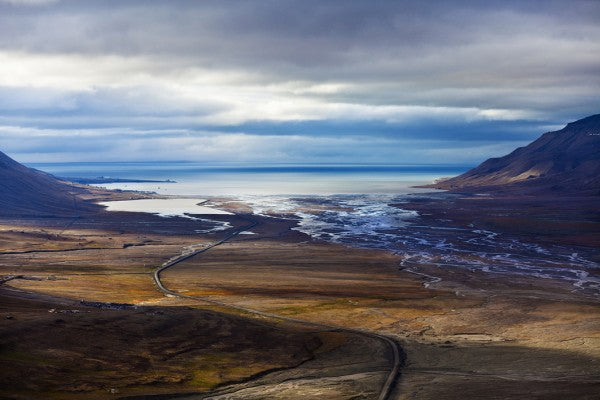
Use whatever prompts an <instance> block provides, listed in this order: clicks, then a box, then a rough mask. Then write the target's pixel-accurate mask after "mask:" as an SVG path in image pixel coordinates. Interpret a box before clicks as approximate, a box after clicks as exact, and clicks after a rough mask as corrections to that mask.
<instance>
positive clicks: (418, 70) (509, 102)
mask: <svg viewBox="0 0 600 400" xmlns="http://www.w3.org/2000/svg"><path fill="white" fill-rule="evenodd" d="M598 112H600V2H599V1H577V0H569V1H551V0H548V1H525V2H524V1H510V0H507V1H502V2H490V1H480V2H477V1H448V0H446V1H413V2H409V1H377V0H369V1H352V0H331V1H325V0H319V1H313V0H302V1H297V0H294V1H288V0H271V1H262V0H256V1H249V0H241V1H228V0H218V1H212V0H202V1H179V0H169V1H155V0H139V1H135V0H133V1H127V0H99V1H86V0H0V151H3V152H5V153H7V154H9V155H10V156H12V157H13V158H15V159H17V160H19V161H22V162H79V161H168V160H189V161H199V162H277V163H279V162H283V163H287V162H289V163H388V164H389V163H391V164H438V163H444V164H446V163H450V164H473V165H474V164H477V163H478V162H481V161H483V160H485V159H486V158H488V157H492V156H501V155H504V154H506V153H507V152H510V151H511V150H513V149H514V148H515V147H518V146H523V145H525V144H527V143H528V142H530V141H531V140H533V139H535V138H536V137H538V136H539V135H541V134H542V133H544V132H547V131H551V130H557V129H560V128H561V127H562V126H564V125H565V124H566V123H568V122H570V121H574V120H577V119H580V118H583V117H585V116H588V115H592V114H597V113H598Z"/></svg>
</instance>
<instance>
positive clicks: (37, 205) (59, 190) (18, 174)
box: [0, 152, 99, 217]
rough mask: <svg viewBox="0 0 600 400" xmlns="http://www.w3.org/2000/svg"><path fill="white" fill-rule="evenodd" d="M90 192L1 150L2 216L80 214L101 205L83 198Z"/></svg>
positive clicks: (0, 213) (0, 211)
mask: <svg viewBox="0 0 600 400" xmlns="http://www.w3.org/2000/svg"><path fill="white" fill-rule="evenodd" d="M87 192H88V191H87V190H86V189H85V188H84V187H82V186H75V185H73V184H69V183H67V182H63V181H61V180H59V179H57V178H55V177H54V176H52V175H50V174H47V173H45V172H42V171H38V170H36V169H33V168H28V167H26V166H24V165H22V164H19V163H18V162H16V161H15V160H13V159H12V158H10V157H8V156H7V155H6V154H4V153H2V152H0V216H15V217H16V216H39V217H43V216H69V215H72V216H76V215H79V213H81V212H84V211H88V210H89V211H91V210H93V209H97V208H98V207H99V206H96V205H94V204H92V203H89V202H85V201H83V200H82V199H80V198H79V195H81V194H85V193H87Z"/></svg>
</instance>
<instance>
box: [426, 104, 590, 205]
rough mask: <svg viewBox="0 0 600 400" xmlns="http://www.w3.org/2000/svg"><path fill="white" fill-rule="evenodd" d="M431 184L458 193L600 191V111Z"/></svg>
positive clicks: (583, 192)
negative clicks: (484, 191)
mask: <svg viewBox="0 0 600 400" xmlns="http://www.w3.org/2000/svg"><path fill="white" fill-rule="evenodd" d="M429 187H435V188H438V189H447V190H454V191H476V190H477V191H482V190H500V191H512V192H519V193H529V194H537V193H547V194H552V193H554V194H561V195H562V194H593V195H600V114H596V115H592V116H590V117H587V118H584V119H581V120H578V121H575V122H572V123H570V124H568V125H567V126H565V127H564V128H563V129H561V130H559V131H555V132H548V133H545V134H544V135H542V136H541V137H540V138H538V139H537V140H535V141H534V142H532V143H530V144H529V145H527V146H525V147H520V148H518V149H516V150H515V151H513V152H512V153H510V154H508V155H506V156H504V157H500V158H490V159H489V160H487V161H485V162H483V163H482V164H480V165H479V166H478V167H476V168H473V169H471V170H470V171H467V172H465V173H464V174H462V175H459V176H457V177H454V178H450V179H446V180H443V181H440V182H437V183H435V184H433V185H430V186H429Z"/></svg>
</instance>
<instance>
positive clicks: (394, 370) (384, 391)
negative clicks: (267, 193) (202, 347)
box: [153, 214, 403, 400]
mask: <svg viewBox="0 0 600 400" xmlns="http://www.w3.org/2000/svg"><path fill="white" fill-rule="evenodd" d="M236 215H237V216H238V217H242V218H243V219H246V220H247V221H248V222H249V224H248V225H246V226H243V227H241V228H239V229H236V230H235V231H233V232H231V233H229V234H227V235H226V236H225V237H224V238H222V239H221V240H218V241H216V242H214V243H211V244H210V245H208V246H204V247H202V248H200V249H197V250H194V251H191V252H186V253H183V254H181V255H180V256H179V257H174V258H172V259H170V260H169V261H167V262H165V263H164V264H162V265H161V266H159V267H158V268H156V270H155V271H154V274H153V278H154V282H155V283H156V286H157V287H158V289H159V290H160V291H161V292H163V293H164V294H165V295H169V296H173V297H178V298H182V299H189V300H196V301H202V302H206V303H211V304H215V305H218V306H221V307H225V308H230V309H234V310H238V311H243V312H246V313H250V314H254V315H258V316H261V317H266V318H272V319H277V320H280V321H286V322H292V323H295V324H301V325H307V326H314V327H317V328H324V329H327V330H334V331H339V332H348V333H353V334H358V335H362V336H366V337H369V338H373V339H376V340H380V341H382V342H384V343H385V344H386V345H387V347H388V348H389V349H390V351H391V352H392V356H393V362H392V365H391V366H390V371H389V373H388V376H387V378H386V380H385V382H384V384H383V386H382V387H381V390H380V391H379V395H378V397H377V400H387V399H389V397H390V395H391V393H392V389H393V387H394V384H395V383H396V380H397V378H398V376H399V374H400V368H401V366H402V363H403V357H402V356H401V355H402V354H403V353H402V350H401V348H400V345H399V344H398V342H397V341H396V340H395V339H394V338H392V337H388V336H385V335H382V334H379V333H375V332H371V331H367V330H363V329H354V328H346V327H341V326H336V325H329V324H322V323H318V322H311V321H305V320H301V319H296V318H290V317H286V316H283V315H278V314H273V313H270V312H264V311H260V310H254V309H251V308H246V307H242V306H238V305H235V304H229V303H226V302H222V301H218V300H214V299H207V298H204V297H200V296H189V295H185V294H181V293H178V292H176V291H174V290H171V289H169V288H167V287H166V286H165V285H164V284H163V282H162V281H161V279H160V275H161V273H162V272H164V271H165V270H167V269H169V268H172V267H174V266H176V265H177V264H179V263H181V262H182V261H185V260H188V259H190V258H192V257H195V256H197V255H199V254H202V253H205V252H207V251H209V250H210V249H213V248H215V247H217V246H220V245H222V244H223V243H226V242H228V241H230V240H231V239H233V238H235V237H236V236H238V235H239V234H240V233H242V232H244V231H249V230H251V229H253V228H255V227H256V226H257V225H258V224H259V223H260V222H259V221H258V220H257V219H256V218H254V217H253V216H252V215H240V214H236Z"/></svg>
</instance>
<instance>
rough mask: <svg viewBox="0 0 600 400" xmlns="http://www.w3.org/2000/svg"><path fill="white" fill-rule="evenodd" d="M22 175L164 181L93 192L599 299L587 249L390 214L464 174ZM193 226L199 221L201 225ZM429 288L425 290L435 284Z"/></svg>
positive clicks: (379, 168)
mask: <svg viewBox="0 0 600 400" xmlns="http://www.w3.org/2000/svg"><path fill="white" fill-rule="evenodd" d="M30 166H32V167H34V168H38V169H41V170H44V171H46V172H50V173H52V174H54V175H56V176H60V177H79V178H96V177H101V176H102V177H111V178H120V179H153V180H167V179H169V180H174V181H176V182H175V183H166V182H160V183H156V182H146V183H126V182H121V183H113V184H101V185H98V186H103V187H108V188H113V189H130V190H143V191H154V192H157V193H160V194H169V195H178V196H189V197H195V198H196V199H198V198H200V197H209V198H210V197H212V198H213V200H212V201H211V207H214V208H216V209H218V206H219V200H218V197H226V198H228V199H235V200H238V201H241V202H244V203H245V204H247V205H249V206H250V207H251V208H252V210H253V212H254V213H257V214H262V215H268V216H272V217H277V218H292V219H295V220H298V227H297V228H295V229H297V230H298V231H301V232H303V233H306V234H308V235H310V236H311V237H313V238H315V239H318V240H323V241H329V242H334V243H341V244H345V245H349V246H355V247H364V248H378V249H386V250H389V251H393V252H395V253H397V254H399V255H400V256H401V257H402V259H403V262H402V264H403V266H404V267H405V268H406V269H407V270H414V272H415V273H419V272H418V271H417V270H415V266H418V265H419V264H421V263H427V264H428V265H435V266H438V268H440V269H442V268H463V269H468V270H472V271H475V270H477V271H483V272H486V273H490V274H496V275H503V276H527V277H533V278H536V279H558V280H563V281H567V282H570V283H571V284H572V285H573V290H584V291H586V292H588V293H594V294H596V295H597V294H600V265H598V263H596V262H594V261H592V259H595V258H594V256H593V253H594V251H595V250H594V249H589V248H579V247H574V246H561V245H549V244H544V245H541V244H539V243H532V242H528V241H527V240H524V239H523V238H522V237H519V236H518V235H512V234H509V233H499V232H491V231H488V230H482V229H478V228H477V227H476V226H472V227H460V228H459V227H452V226H448V224H447V221H443V220H440V221H431V220H428V222H427V223H426V224H425V223H424V222H423V221H424V220H423V219H422V218H419V215H418V214H417V213H416V212H414V211H410V210H404V209H402V208H401V206H398V205H399V204H400V205H401V203H402V202H404V201H406V199H407V198H408V197H414V196H428V195H429V194H428V193H431V192H432V190H430V189H416V188H413V187H412V186H415V185H421V184H426V183H430V182H432V181H433V180H435V179H439V178H440V177H445V176H454V175H458V174H460V173H462V172H464V171H466V170H468V169H469V166H456V165H419V166H414V165H351V164H329V165H291V164H262V165H256V164H201V163H187V162H186V163H66V164H30ZM437 195H439V194H437ZM215 197H217V199H215ZM196 201H197V200H196ZM192 203H194V204H195V202H194V201H192ZM147 212H156V210H151V209H148V210H147ZM167 214H168V213H167ZM180 214H181V213H180ZM202 218H203V219H204V218H208V219H209V218H210V215H206V216H203V217H202ZM226 228H227V225H223V222H220V221H219V222H217V221H215V228H214V230H222V229H226ZM199 233H206V232H204V231H202V232H199ZM430 278H431V282H436V281H437V279H438V278H437V277H435V276H430Z"/></svg>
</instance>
